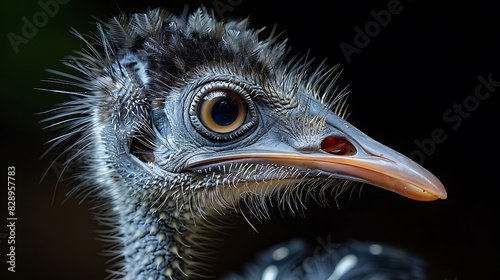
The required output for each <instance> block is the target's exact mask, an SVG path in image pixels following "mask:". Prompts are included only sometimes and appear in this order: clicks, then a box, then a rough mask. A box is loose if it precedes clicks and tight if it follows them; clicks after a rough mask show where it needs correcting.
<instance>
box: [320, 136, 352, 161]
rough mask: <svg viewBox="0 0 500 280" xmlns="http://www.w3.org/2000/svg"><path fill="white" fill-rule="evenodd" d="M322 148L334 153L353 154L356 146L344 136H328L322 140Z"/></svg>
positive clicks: (341, 154)
mask: <svg viewBox="0 0 500 280" xmlns="http://www.w3.org/2000/svg"><path fill="white" fill-rule="evenodd" d="M321 150H323V151H324V152H327V153H329V154H333V155H340V156H352V155H354V154H356V148H355V147H354V145H353V144H351V142H349V141H347V140H346V139H344V138H339V137H333V136H328V137H326V138H325V139H323V141H321Z"/></svg>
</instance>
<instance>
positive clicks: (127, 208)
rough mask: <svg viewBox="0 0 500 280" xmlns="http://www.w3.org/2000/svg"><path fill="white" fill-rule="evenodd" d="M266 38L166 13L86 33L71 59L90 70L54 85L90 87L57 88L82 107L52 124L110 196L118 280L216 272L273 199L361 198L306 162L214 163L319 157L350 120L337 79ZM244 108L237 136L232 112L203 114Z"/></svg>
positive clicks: (87, 184) (74, 159) (102, 198)
mask: <svg viewBox="0 0 500 280" xmlns="http://www.w3.org/2000/svg"><path fill="white" fill-rule="evenodd" d="M259 33H260V30H252V29H249V28H248V22H247V21H246V20H241V21H229V22H221V21H218V20H216V19H214V17H213V16H212V15H211V14H210V12H208V11H207V10H205V9H199V10H197V11H195V12H194V13H192V14H190V15H186V14H185V15H181V16H175V15H173V14H171V13H169V12H166V11H163V10H161V9H155V10H152V11H150V12H148V13H145V14H134V15H132V16H130V17H125V16H120V17H116V18H113V19H111V20H110V21H109V22H108V23H106V24H103V25H101V24H98V25H97V34H95V35H93V36H88V37H87V36H83V35H80V34H79V33H77V32H75V34H76V35H77V36H79V37H80V38H81V39H82V40H84V41H85V42H86V43H87V49H86V50H85V51H82V52H76V55H75V56H74V57H71V58H69V59H68V60H66V61H65V62H64V64H66V65H67V66H69V67H71V68H73V69H76V70H77V71H78V72H80V75H78V76H74V75H71V74H66V73H64V72H58V71H52V72H53V73H55V74H57V75H59V76H61V78H60V79H54V80H53V81H54V82H56V83H61V84H63V85H69V86H75V87H77V88H79V90H76V91H62V90H52V91H54V92H60V93H64V94H68V95H69V96H70V97H71V98H72V100H71V101H68V102H67V103H65V104H62V105H61V106H60V107H58V108H56V109H54V110H53V111H52V112H51V113H53V117H51V118H49V121H51V122H52V125H51V126H57V127H60V128H61V130H62V131H63V132H62V134H61V135H60V136H59V137H57V138H55V139H54V140H53V145H54V146H59V145H61V144H63V143H66V142H67V141H68V140H69V141H73V142H71V143H72V144H70V145H69V146H68V148H67V149H66V150H65V151H66V152H67V153H71V151H76V152H74V153H73V154H72V155H71V156H70V157H69V160H68V161H67V162H66V164H67V165H68V166H69V165H71V164H75V163H77V168H78V172H77V174H78V175H77V179H78V180H79V181H80V182H81V183H79V185H78V187H77V188H76V189H77V191H80V192H81V193H83V194H84V196H94V197H97V201H98V207H97V209H98V210H97V212H98V217H100V219H101V220H102V221H103V222H104V223H106V224H108V225H109V226H110V227H111V228H113V229H114V230H113V232H111V233H108V234H107V239H108V240H109V241H110V242H111V243H114V244H115V245H114V246H112V248H111V250H110V251H109V252H108V253H109V254H110V255H114V259H116V260H117V261H116V264H115V266H113V267H111V269H112V274H111V277H112V278H116V279H121V278H124V279H134V280H136V279H137V280H141V279H148V280H149V279H158V280H159V279H182V278H188V277H189V278H197V277H201V276H210V268H209V267H206V265H205V262H204V259H205V258H207V257H209V256H210V252H211V250H213V248H214V247H215V244H214V243H215V242H216V241H217V238H216V237H215V236H214V235H213V233H214V232H217V230H221V229H222V228H223V227H224V226H225V224H224V222H223V218H224V216H225V215H228V214H231V215H232V214H236V215H243V216H244V217H245V218H246V217H250V216H256V217H258V218H267V217H268V215H269V209H268V208H267V207H268V205H269V204H268V203H267V202H268V201H269V200H273V201H276V203H277V205H278V206H279V207H282V208H288V209H290V210H291V211H301V210H302V207H303V205H305V201H307V200H309V199H315V200H317V201H320V202H321V201H326V199H325V197H326V196H336V195H339V194H340V193H341V192H343V191H344V190H346V189H352V188H351V185H352V181H351V180H345V179H350V177H346V176H344V177H342V176H340V175H338V174H335V173H328V172H322V171H318V170H312V169H310V168H303V167H301V166H300V165H293V164H292V165H287V164H281V163H279V162H257V161H252V160H246V161H238V159H237V158H236V159H235V160H227V161H224V163H221V160H213V161H208V162H209V164H204V163H205V162H206V161H207V158H210V157H211V156H213V155H218V154H220V153H223V152H224V153H227V152H228V151H233V150H234V151H237V150H241V149H247V148H253V147H255V150H259V149H262V147H270V146H271V147H276V149H278V148H280V147H285V148H289V147H292V148H293V149H295V150H297V151H302V152H304V153H306V154H307V153H310V152H311V151H316V150H319V149H320V148H321V145H322V144H321V143H323V142H322V140H324V139H326V138H328V137H330V135H338V134H339V132H338V131H337V130H336V129H335V128H332V127H331V126H327V125H326V122H327V113H326V112H333V113H335V114H336V115H338V116H339V117H340V118H342V117H344V116H345V110H346V107H347V106H346V102H345V100H346V93H347V91H346V90H345V89H342V90H339V89H338V88H337V86H336V84H335V82H336V79H337V76H338V72H336V71H335V69H327V68H326V67H324V66H323V65H321V66H320V67H319V68H317V69H315V70H312V71H310V69H309V68H310V62H309V61H307V59H305V58H303V59H301V58H298V57H292V58H290V59H288V60H286V56H287V51H286V48H285V45H284V43H279V42H277V39H276V36H275V35H271V36H270V37H268V38H267V39H261V38H259ZM273 34H274V32H273ZM229 97H231V98H229ZM218 98H222V99H218ZM214 100H215V101H214ZM217 100H219V101H221V100H222V101H221V102H219V101H217ZM234 100H236V101H234ZM210 102H212V103H210ZM217 102H219V103H217ZM231 102H234V103H235V104H237V106H240V105H241V104H245V107H244V108H243V107H241V108H240V107H238V108H239V109H241V111H243V112H245V113H244V114H243V115H242V118H241V119H242V120H241V123H239V124H238V126H237V127H235V128H234V129H229V130H228V128H227V127H222V128H220V127H218V125H219V124H220V123H222V124H224V122H225V121H226V119H227V118H228V115H224V114H221V115H216V118H219V119H216V120H215V121H214V120H207V117H206V116H205V115H203V114H202V113H200V112H201V111H202V110H203V108H204V106H211V104H212V105H213V103H217V104H219V105H220V104H226V103H231ZM238 102H239V103H238ZM207 104H208V105H207ZM221 106H222V105H221ZM241 106H243V105H241ZM231 112H232V111H230V113H229V117H232V115H231V114H232V113H231ZM329 114H330V113H329ZM239 117H240V116H239V115H238V118H236V117H235V119H236V121H238V120H239ZM340 118H339V119H340ZM214 122H215V125H214ZM219 126H220V125H219ZM343 126H345V129H350V126H349V125H348V124H343ZM210 127H211V128H210ZM228 127H229V126H228ZM75 139H76V140H75ZM332 139H333V138H331V139H330V140H331V141H333V140H332ZM346 147H347V148H346ZM328 148H329V149H330V150H332V151H331V153H340V152H342V153H344V154H346V155H350V154H353V153H354V152H355V149H354V148H353V147H352V146H349V145H344V146H341V148H338V149H333V148H331V147H328ZM63 154H64V153H63ZM229 155H232V154H229ZM200 158H201V159H200ZM305 186H307V188H305Z"/></svg>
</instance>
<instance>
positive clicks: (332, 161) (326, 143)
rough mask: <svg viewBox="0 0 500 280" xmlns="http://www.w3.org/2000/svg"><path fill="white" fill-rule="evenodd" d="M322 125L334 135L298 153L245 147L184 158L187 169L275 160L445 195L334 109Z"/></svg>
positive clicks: (422, 194)
mask: <svg viewBox="0 0 500 280" xmlns="http://www.w3.org/2000/svg"><path fill="white" fill-rule="evenodd" d="M327 114H328V115H327V116H326V125H328V126H330V127H334V128H335V130H336V131H337V132H336V133H335V135H330V136H326V137H324V138H323V139H322V140H321V145H320V148H319V149H318V151H315V152H311V151H309V152H307V153H305V152H300V151H299V150H297V149H294V148H293V147H291V146H289V145H283V144H278V145H277V146H276V147H272V148H271V149H270V148H269V147H264V145H261V146H260V147H255V146H254V147H253V148H252V147H247V148H243V149H241V150H239V151H230V152H220V153H217V154H215V155H214V154H211V155H207V154H205V155H204V154H201V155H197V156H194V157H193V158H191V159H189V160H188V162H187V165H188V166H189V167H190V168H198V167H206V166H214V165H222V164H229V163H235V162H248V163H261V164H266V163H268V164H277V165H283V166H293V167H296V168H299V169H302V170H307V171H317V172H320V173H322V174H325V175H326V176H329V178H331V177H337V178H340V179H348V180H353V181H358V182H362V183H369V184H371V185H374V186H378V187H380V188H383V189H386V190H389V191H392V192H395V193H398V194H400V195H402V196H405V197H408V198H411V199H414V200H420V201H431V200H436V199H446V197H447V194H446V190H445V188H444V186H443V184H442V183H441V182H440V181H439V179H438V178H436V177H435V176H434V175H433V174H432V173H430V172H429V171H427V170H426V169H425V168H423V167H422V166H420V165H419V164H417V163H416V162H414V161H412V160H411V159H409V158H407V157H406V156H404V155H402V154H400V153H398V152H396V151H394V150H392V149H390V148H388V147H386V146H384V145H382V144H380V143H379V142H377V141H375V140H373V139H372V138H370V137H368V136H367V135H366V134H364V133H363V132H361V131H360V130H358V129H356V128H355V127H354V126H352V125H351V124H349V123H347V122H346V121H345V120H343V119H341V118H340V117H338V116H337V115H335V114H333V113H327ZM268 146H269V145H268Z"/></svg>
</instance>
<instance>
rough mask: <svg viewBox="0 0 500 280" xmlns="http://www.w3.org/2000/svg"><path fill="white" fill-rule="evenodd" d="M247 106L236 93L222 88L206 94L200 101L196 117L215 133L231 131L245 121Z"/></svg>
mask: <svg viewBox="0 0 500 280" xmlns="http://www.w3.org/2000/svg"><path fill="white" fill-rule="evenodd" d="M246 117H247V106H246V102H245V100H244V99H243V98H242V97H241V96H240V95H239V94H237V93H235V92H233V91H230V90H227V89H223V90H214V91H211V92H209V93H208V94H206V95H205V96H204V97H203V98H202V99H201V101H200V104H199V108H198V118H199V119H200V121H201V123H202V124H203V125H204V126H205V127H206V128H207V129H209V130H211V131H213V132H215V133H231V132H233V131H235V130H237V129H238V128H240V127H241V125H242V124H243V123H244V122H245V119H246Z"/></svg>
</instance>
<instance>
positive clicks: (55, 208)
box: [0, 0, 500, 279]
mask: <svg viewBox="0 0 500 280" xmlns="http://www.w3.org/2000/svg"><path fill="white" fill-rule="evenodd" d="M391 2H394V1H388V0H383V1H382V0H377V1H365V2H360V1H345V0H343V1H329V2H326V1H325V2H320V1H250V0H238V1H237V0H231V1H230V0H217V1H171V0H169V1H130V2H127V1H109V0H100V1H96V0H94V1H77V0H69V2H68V3H67V4H64V5H62V4H61V5H60V6H59V11H57V13H56V14H55V15H54V16H53V17H50V18H49V19H48V22H47V23H46V24H44V25H43V26H41V27H40V28H38V30H37V32H36V34H35V35H34V36H33V37H32V38H29V39H28V42H27V43H26V44H22V45H20V46H19V50H18V52H17V53H16V52H15V51H14V48H13V46H12V44H11V43H10V42H9V39H8V37H7V34H8V33H9V32H13V33H15V34H18V35H22V27H23V24H24V23H23V21H22V18H23V17H26V18H27V19H32V17H33V15H35V14H36V13H37V12H39V11H41V7H40V6H39V5H38V4H37V2H36V1H26V0H24V1H15V4H14V1H3V2H2V4H1V6H2V8H1V11H2V16H1V21H2V24H1V33H0V35H1V36H2V41H1V42H2V49H1V55H2V60H1V70H2V71H1V75H0V77H1V85H0V89H1V102H0V106H1V110H0V115H1V118H0V121H1V125H2V136H1V137H2V141H3V142H2V143H3V145H2V147H3V150H2V153H3V155H2V168H4V170H5V171H4V172H5V173H4V175H3V176H4V178H5V179H4V180H6V179H7V178H6V177H7V167H8V166H15V167H16V187H17V188H16V216H17V218H18V221H17V223H16V230H15V233H16V271H17V272H16V273H14V274H13V273H8V272H7V265H6V262H5V261H2V264H1V265H0V268H1V273H0V275H6V276H7V278H5V277H3V276H2V277H1V278H2V279H24V278H27V277H30V279H103V278H105V277H106V275H107V273H106V272H105V269H106V264H105V262H106V260H107V259H108V258H107V257H105V256H101V255H100V254H99V252H100V250H101V248H102V246H103V243H102V242H100V241H99V240H98V235H97V234H96V233H95V231H96V230H98V229H102V227H101V226H98V225H96V223H95V221H94V220H93V217H92V215H91V214H89V212H88V208H90V207H91V206H92V204H90V203H87V202H81V201H79V200H77V199H76V198H69V199H67V200H66V201H65V194H66V193H67V191H68V188H67V187H66V186H65V185H64V184H62V185H59V186H58V188H57V189H56V180H57V177H56V175H55V173H54V172H53V171H52V170H49V172H48V176H47V177H46V179H45V180H43V181H42V182H41V183H40V178H41V177H42V175H43V173H44V172H45V170H46V169H47V166H48V165H49V163H50V161H49V160H48V159H42V160H39V159H38V158H39V157H40V155H41V154H42V153H43V151H44V150H45V149H46V148H47V145H44V142H46V141H48V140H49V139H50V138H51V137H53V132H51V131H48V130H42V128H43V125H42V124H39V121H40V120H41V119H43V116H40V115H37V114H36V113H37V112H41V111H45V110H48V109H50V108H52V107H53V106H54V104H56V103H58V102H61V101H63V100H65V99H64V96H57V95H54V94H48V93H44V92H41V91H36V90H34V88H36V87H46V86H47V84H44V83H43V82H41V81H40V80H42V79H44V78H47V77H50V74H49V73H47V72H45V71H44V69H45V68H52V69H60V70H64V69H65V68H64V67H62V66H60V64H59V62H58V60H59V59H61V58H63V57H64V56H67V55H70V54H71V51H72V50H74V49H81V48H82V47H83V43H82V42H80V41H79V40H78V39H77V38H75V36H73V35H71V34H70V33H69V29H70V27H75V28H76V29H78V30H80V31H82V32H84V33H85V32H86V31H93V27H92V25H91V24H90V22H93V21H94V19H93V16H96V17H98V18H108V17H109V16H112V15H115V14H116V13H117V12H118V11H124V12H126V13H130V12H143V11H146V10H147V9H148V8H151V7H158V6H161V7H165V8H167V9H169V10H171V11H173V12H180V11H182V9H183V8H184V5H185V4H189V9H190V10H193V9H195V8H196V7H197V6H198V5H199V4H200V3H203V4H204V5H206V6H207V7H214V6H217V7H221V3H226V4H228V5H233V6H230V8H231V9H228V10H225V11H222V10H221V11H220V13H219V14H221V15H223V16H226V17H229V16H230V17H236V18H240V17H249V18H250V20H251V23H252V26H253V27H256V28H260V27H263V26H267V27H272V26H274V25H275V24H276V26H277V29H278V30H284V31H285V33H284V35H283V38H288V42H289V46H290V47H291V48H292V53H297V52H301V53H305V52H307V51H309V56H314V57H317V58H318V60H317V61H318V62H319V61H321V60H322V59H323V58H327V63H328V64H330V65H332V66H333V65H335V64H337V63H340V64H341V67H342V68H343V69H344V72H343V76H342V78H341V80H340V83H341V85H342V86H344V85H347V84H349V85H350V89H351V92H352V93H351V95H350V99H349V101H350V110H349V111H350V113H351V115H350V116H349V118H348V120H349V121H350V122H351V123H352V124H354V125H355V126H357V127H358V128H359V129H361V130H363V131H364V132H365V133H367V134H368V135H370V136H371V137H373V138H374V139H377V140H378V141H380V142H382V143H384V144H386V145H388V146H390V147H392V148H394V149H396V150H398V151H400V152H402V153H403V154H406V155H409V154H411V153H412V152H414V151H416V150H418V149H419V147H418V146H417V144H416V142H415V140H421V141H423V140H424V139H428V138H430V137H431V136H432V131H434V130H435V129H439V130H442V131H444V134H445V135H446V139H445V140H444V141H440V142H441V143H436V142H433V143H434V148H433V151H430V152H428V155H425V158H424V159H425V161H424V162H423V165H424V166H425V167H426V168H427V169H429V170H430V171H431V172H433V173H434V174H435V175H436V176H437V177H438V178H440V179H441V180H442V182H443V183H444V185H445V186H446V188H447V191H448V195H449V197H448V199H447V200H444V201H435V202H427V203H423V202H416V201H411V200H409V199H405V198H403V197H400V196H397V195H395V194H392V193H388V192H386V191H382V190H379V189H377V188H373V187H369V186H365V187H363V190H362V192H361V194H360V195H358V192H355V193H354V194H353V195H352V196H349V195H348V194H345V195H344V196H342V197H341V198H339V200H338V201H337V202H338V206H337V205H335V203H332V207H330V208H323V207H317V206H315V205H310V207H309V209H308V211H306V213H305V217H288V216H286V217H283V218H281V217H279V215H276V217H275V219H274V220H273V221H272V222H264V223H262V224H261V223H259V222H257V221H255V223H254V224H255V225H256V227H257V228H258V229H259V233H255V232H253V231H252V230H251V229H250V227H249V226H248V225H246V224H245V223H242V224H241V225H239V226H237V228H239V229H240V230H239V231H235V232H230V234H231V235H232V236H233V237H231V238H229V240H228V241H227V242H226V245H227V246H225V247H223V248H221V250H220V252H219V253H218V258H219V260H218V263H217V266H218V269H217V271H218V272H221V271H224V270H230V269H232V268H233V267H234V266H235V265H237V264H238V263H239V262H242V261H243V260H244V259H245V258H248V256H249V255H250V253H249V252H250V251H252V250H258V249H259V248H264V247H265V246H267V245H269V244H272V243H274V242H277V241H280V240H287V239H288V238H290V237H293V236H302V237H305V238H309V239H310V240H315V239H318V238H321V239H322V240H331V241H332V242H339V241H343V240H345V239H347V238H356V239H359V240H374V241H379V242H387V243H391V244H394V245H397V246H401V247H403V248H406V249H409V250H413V251H415V252H417V253H418V254H420V255H422V256H423V257H424V258H425V259H427V260H429V262H430V265H431V267H430V272H429V277H430V279H493V278H496V279H499V276H500V272H499V271H498V264H499V257H498V255H499V251H498V250H499V249H500V248H499V241H498V239H499V235H498V233H499V232H498V230H497V229H495V228H496V227H498V223H499V215H498V214H496V213H497V211H498V207H497V204H498V196H497V194H498V187H499V184H498V183H497V182H498V179H497V176H498V174H497V173H496V172H498V171H497V169H498V160H499V152H498V140H497V139H498V138H496V136H495V134H494V133H495V131H496V132H498V126H499V123H498V120H499V118H498V116H499V115H498V111H495V110H497V109H498V108H499V107H498V102H499V98H498V96H497V95H498V94H499V92H500V87H496V88H495V89H496V91H494V92H491V93H490V95H489V97H487V98H485V99H484V100H480V101H478V99H477V98H476V97H474V95H475V89H476V87H477V86H478V85H479V84H480V82H479V81H478V76H482V77H484V78H487V77H488V76H489V75H491V79H492V80H493V81H498V82H500V63H499V62H500V59H499V57H500V56H499V54H498V51H499V50H500V39H499V37H500V20H499V18H500V17H498V8H497V7H495V6H494V4H492V3H493V1H464V2H461V3H456V2H455V1H440V3H436V2H437V1H417V0H414V1H409V0H406V1H401V2H400V7H402V10H401V12H400V13H398V14H394V15H392V17H391V20H390V22H389V23H388V24H387V25H386V26H385V27H381V28H380V30H375V29H373V33H372V35H373V37H372V38H371V39H370V42H369V43H368V44H367V45H366V46H363V48H360V52H359V53H356V54H353V55H352V56H350V58H351V62H350V63H348V62H347V60H346V57H345V55H344V54H343V53H342V51H341V49H340V47H339V46H340V44H341V43H346V44H350V45H353V46H355V41H354V36H355V31H354V28H355V27H359V28H360V29H364V28H365V26H366V25H367V24H371V23H370V22H372V21H373V16H372V14H371V13H370V11H375V12H378V11H380V10H382V9H387V5H388V3H391ZM483 93H485V91H483ZM475 101H478V102H475ZM464 102H465V103H466V104H465V105H467V106H466V107H467V108H468V111H467V114H464V115H462V116H460V117H456V116H458V114H456V113H453V114H452V115H453V116H455V119H454V120H455V121H453V122H451V121H449V120H448V121H447V120H446V119H445V118H444V117H443V114H445V112H447V111H448V110H450V109H451V110H453V108H454V106H457V105H463V104H464ZM466 110H467V109H466ZM458 120H460V123H458V122H456V121H458ZM427 142H429V141H427ZM427 147H430V146H427ZM6 186H7V183H5V185H4V187H3V188H1V189H2V190H3V191H1V192H2V193H1V194H0V197H1V198H2V203H1V204H0V205H2V208H1V213H2V215H1V217H5V214H6V211H7V209H6V208H7V207H6V193H7V191H6ZM52 200H53V202H52ZM332 201H333V200H332ZM0 223H1V224H2V227H1V229H0V233H2V234H3V235H2V239H1V245H2V247H1V255H2V258H1V259H2V260H4V259H5V257H6V254H7V253H8V251H7V248H6V246H5V245H6V239H5V238H4V237H5V233H6V232H7V229H6V227H5V226H3V224H5V225H6V224H7V221H6V220H5V218H1V222H0ZM226 247H227V248H226ZM235 248H238V249H237V250H236V253H235Z"/></svg>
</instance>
